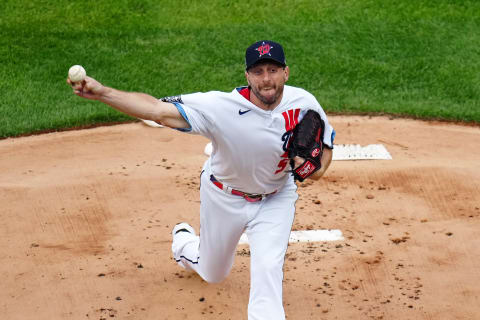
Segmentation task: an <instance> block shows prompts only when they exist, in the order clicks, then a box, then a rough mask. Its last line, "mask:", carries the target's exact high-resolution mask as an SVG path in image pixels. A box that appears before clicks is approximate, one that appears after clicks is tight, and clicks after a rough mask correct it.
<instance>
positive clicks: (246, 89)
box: [238, 87, 250, 101]
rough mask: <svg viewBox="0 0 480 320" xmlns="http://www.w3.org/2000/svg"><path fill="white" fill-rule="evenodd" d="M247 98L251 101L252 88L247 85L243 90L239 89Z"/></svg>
mask: <svg viewBox="0 0 480 320" xmlns="http://www.w3.org/2000/svg"><path fill="white" fill-rule="evenodd" d="M238 93H240V94H241V95H242V96H243V97H244V98H245V99H247V100H248V101H250V88H248V87H245V88H243V89H242V90H240V91H238Z"/></svg>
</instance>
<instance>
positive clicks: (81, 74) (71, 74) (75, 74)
mask: <svg viewBox="0 0 480 320" xmlns="http://www.w3.org/2000/svg"><path fill="white" fill-rule="evenodd" d="M86 75H87V73H86V72H85V69H84V68H83V67H82V66H79V65H74V66H72V67H71V68H70V69H69V70H68V78H69V79H70V80H71V81H72V82H81V81H83V80H85V77H86Z"/></svg>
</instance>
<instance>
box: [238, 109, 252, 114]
mask: <svg viewBox="0 0 480 320" xmlns="http://www.w3.org/2000/svg"><path fill="white" fill-rule="evenodd" d="M249 111H252V110H245V111H242V110H238V114H239V115H244V114H245V113H247V112H249Z"/></svg>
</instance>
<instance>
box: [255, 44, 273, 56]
mask: <svg viewBox="0 0 480 320" xmlns="http://www.w3.org/2000/svg"><path fill="white" fill-rule="evenodd" d="M271 49H273V47H272V46H271V45H270V44H268V43H265V42H262V45H261V46H260V47H258V48H257V49H255V50H257V51H258V53H259V54H260V56H259V57H261V56H264V55H266V54H268V55H269V56H271V54H270V50H271Z"/></svg>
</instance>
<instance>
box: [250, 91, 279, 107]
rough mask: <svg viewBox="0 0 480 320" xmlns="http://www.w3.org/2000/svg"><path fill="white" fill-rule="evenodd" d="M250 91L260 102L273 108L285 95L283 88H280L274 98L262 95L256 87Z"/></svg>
mask: <svg viewBox="0 0 480 320" xmlns="http://www.w3.org/2000/svg"><path fill="white" fill-rule="evenodd" d="M250 89H251V90H252V92H253V94H254V95H255V96H256V97H257V98H258V100H260V101H261V102H262V103H263V104H265V105H267V106H271V105H272V104H274V103H275V102H277V101H278V99H279V98H280V97H281V96H282V93H283V86H281V87H279V88H278V89H277V90H276V91H275V94H274V95H273V96H270V97H266V96H264V95H263V94H261V93H260V90H259V89H258V88H256V87H253V86H250Z"/></svg>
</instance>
